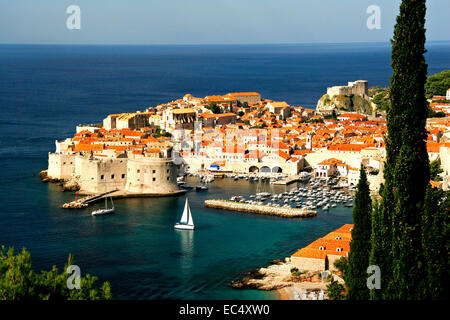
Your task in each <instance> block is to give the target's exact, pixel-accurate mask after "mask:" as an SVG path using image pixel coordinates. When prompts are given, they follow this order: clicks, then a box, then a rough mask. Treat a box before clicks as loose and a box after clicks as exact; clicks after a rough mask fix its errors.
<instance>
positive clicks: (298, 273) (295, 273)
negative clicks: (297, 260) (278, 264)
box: [291, 268, 305, 278]
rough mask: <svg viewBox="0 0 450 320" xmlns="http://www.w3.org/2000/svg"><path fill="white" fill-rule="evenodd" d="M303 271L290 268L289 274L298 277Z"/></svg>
mask: <svg viewBox="0 0 450 320" xmlns="http://www.w3.org/2000/svg"><path fill="white" fill-rule="evenodd" d="M304 273H305V271H299V270H298V268H291V275H292V276H293V277H295V278H298V277H300V276H301V275H302V274H304Z"/></svg>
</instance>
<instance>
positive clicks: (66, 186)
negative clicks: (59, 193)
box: [62, 179, 80, 191]
mask: <svg viewBox="0 0 450 320" xmlns="http://www.w3.org/2000/svg"><path fill="white" fill-rule="evenodd" d="M62 188H63V191H78V190H80V185H79V184H78V182H77V181H76V180H75V179H70V180H68V181H65V182H64V183H63V185H62Z"/></svg>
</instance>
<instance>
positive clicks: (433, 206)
mask: <svg viewBox="0 0 450 320" xmlns="http://www.w3.org/2000/svg"><path fill="white" fill-rule="evenodd" d="M441 197H442V191H441V190H439V189H435V188H432V187H431V186H430V185H429V186H428V189H427V193H426V196H425V205H424V213H423V227H422V233H423V236H422V241H423V252H424V256H425V266H426V279H427V282H426V283H427V289H428V290H427V295H426V298H429V299H433V300H446V299H448V298H449V289H450V288H449V271H448V270H449V268H448V267H449V260H448V250H449V239H450V235H449V220H450V193H449V194H448V195H447V197H446V199H445V201H442V203H441V204H439V202H440V201H441Z"/></svg>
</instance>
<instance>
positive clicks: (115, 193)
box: [61, 189, 187, 209]
mask: <svg viewBox="0 0 450 320" xmlns="http://www.w3.org/2000/svg"><path fill="white" fill-rule="evenodd" d="M186 192H187V191H186V190H177V191H175V192H171V193H128V192H124V191H122V190H117V189H116V190H112V191H109V192H105V193H102V194H96V195H89V196H86V197H84V198H80V199H78V200H77V201H71V202H67V203H64V204H63V205H62V206H61V208H63V209H81V208H85V207H87V206H89V205H90V204H92V203H95V202H98V201H100V200H102V199H105V198H106V197H111V198H114V199H120V198H151V197H170V196H177V195H182V194H185V193H186Z"/></svg>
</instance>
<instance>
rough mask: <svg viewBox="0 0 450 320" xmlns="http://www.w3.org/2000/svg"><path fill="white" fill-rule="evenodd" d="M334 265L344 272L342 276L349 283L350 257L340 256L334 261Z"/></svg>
mask: <svg viewBox="0 0 450 320" xmlns="http://www.w3.org/2000/svg"><path fill="white" fill-rule="evenodd" d="M334 266H335V267H336V268H337V269H338V270H339V271H340V272H341V273H342V278H343V279H344V281H345V282H346V283H347V274H348V258H347V257H340V258H339V259H338V260H336V261H335V262H334Z"/></svg>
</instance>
